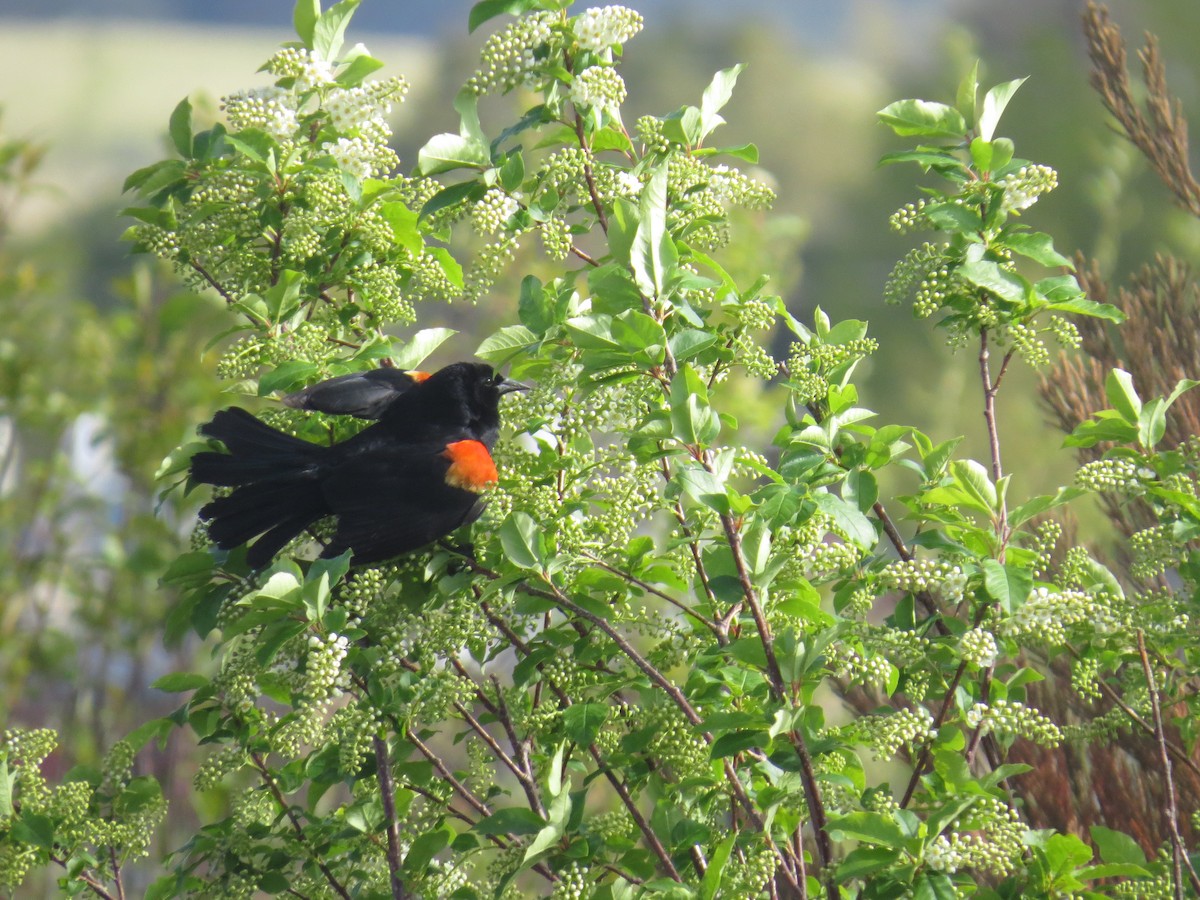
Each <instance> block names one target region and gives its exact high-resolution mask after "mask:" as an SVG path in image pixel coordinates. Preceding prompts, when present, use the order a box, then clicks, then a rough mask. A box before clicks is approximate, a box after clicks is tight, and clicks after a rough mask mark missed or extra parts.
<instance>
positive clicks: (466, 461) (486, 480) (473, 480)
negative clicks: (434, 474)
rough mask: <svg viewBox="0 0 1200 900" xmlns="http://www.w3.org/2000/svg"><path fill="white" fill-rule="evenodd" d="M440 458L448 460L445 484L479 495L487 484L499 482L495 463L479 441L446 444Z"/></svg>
mask: <svg viewBox="0 0 1200 900" xmlns="http://www.w3.org/2000/svg"><path fill="white" fill-rule="evenodd" d="M442 456H444V457H446V459H448V460H450V468H449V469H448V470H447V471H446V483H447V484H449V485H451V486H452V487H456V488H462V489H463V490H464V491H473V492H474V493H476V494H478V493H481V492H482V491H483V490H484V489H485V488H486V487H487V486H488V485H489V484H495V483H496V482H497V481H499V480H500V476H499V474H498V473H497V472H496V463H495V462H493V461H492V455H491V454H490V453H488V449H487V447H485V446H484V445H483V444H481V443H480V442H479V441H455V442H454V443H453V444H447V445H446V449H445V450H443V451H442Z"/></svg>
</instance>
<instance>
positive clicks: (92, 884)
mask: <svg viewBox="0 0 1200 900" xmlns="http://www.w3.org/2000/svg"><path fill="white" fill-rule="evenodd" d="M50 861H51V862H53V863H56V864H57V865H60V866H62V867H63V868H64V869H65V868H66V867H67V861H66V860H65V859H62V858H61V857H58V856H51V857H50ZM75 877H76V878H78V879H79V880H80V881H82V882H83V883H84V884H86V885H87V886H88V888H89V889H90V890H91V892H92V893H93V894H95V895H96V896H97V897H104V898H106V900H116V898H114V897H113V895H112V894H110V893H109V892H108V890H107V889H106V888H105V887H104V885H103V884H101V883H100V882H99V881H97V880H96V879H95V878H94V877H92V876H91V875H89V874H88V873H87V872H80V873H79V874H78V875H76V876H75Z"/></svg>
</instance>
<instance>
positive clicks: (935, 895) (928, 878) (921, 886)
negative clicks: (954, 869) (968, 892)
mask: <svg viewBox="0 0 1200 900" xmlns="http://www.w3.org/2000/svg"><path fill="white" fill-rule="evenodd" d="M912 896H913V900H957V897H958V891H956V890H955V889H954V882H953V881H951V880H950V876H949V875H947V874H945V873H944V872H922V873H921V877H920V878H918V879H917V882H916V884H915V885H913V894H912Z"/></svg>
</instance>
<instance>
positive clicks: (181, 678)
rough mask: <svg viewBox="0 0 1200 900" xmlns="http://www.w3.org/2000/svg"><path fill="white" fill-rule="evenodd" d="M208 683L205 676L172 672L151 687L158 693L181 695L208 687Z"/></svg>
mask: <svg viewBox="0 0 1200 900" xmlns="http://www.w3.org/2000/svg"><path fill="white" fill-rule="evenodd" d="M208 683H209V682H208V679H207V678H206V677H205V676H203V675H196V674H193V673H191V672H172V673H171V674H169V675H164V676H163V677H162V678H159V679H157V680H156V681H154V682H153V683H152V684H151V685H150V687H152V688H154V689H155V690H156V691H166V692H167V693H168V694H181V693H183V692H184V691H194V690H197V689H199V688H202V687H207V686H208Z"/></svg>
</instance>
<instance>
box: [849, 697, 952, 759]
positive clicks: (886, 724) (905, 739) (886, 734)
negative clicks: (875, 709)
mask: <svg viewBox="0 0 1200 900" xmlns="http://www.w3.org/2000/svg"><path fill="white" fill-rule="evenodd" d="M855 727H856V728H857V729H859V730H861V731H862V732H863V733H864V737H865V738H866V739H867V740H868V741H870V743H871V744H873V745H874V757H875V759H891V758H892V757H893V756H895V755H896V754H897V753H898V752H899V750H900V748H901V747H906V746H907V747H911V746H913V745H915V744H917V743H919V742H921V741H925V740H931V739H933V738H934V737H936V736H937V730H936V729H935V728H934V727H933V714H932V713H930V712H929V710H927V709H926V708H925V707H923V706H916V707H913V708H912V709H898V710H896V711H895V712H894V713H892V714H891V715H888V716H864V717H862V718H861V719H859V720H858V722H857V724H856V725H855Z"/></svg>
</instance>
